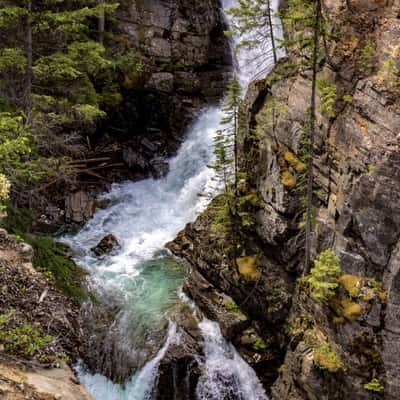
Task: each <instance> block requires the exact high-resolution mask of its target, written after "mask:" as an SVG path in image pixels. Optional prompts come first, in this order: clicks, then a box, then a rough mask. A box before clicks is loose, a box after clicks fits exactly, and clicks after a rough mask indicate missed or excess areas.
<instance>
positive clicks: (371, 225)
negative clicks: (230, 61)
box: [170, 0, 400, 400]
mask: <svg viewBox="0 0 400 400" xmlns="http://www.w3.org/2000/svg"><path fill="white" fill-rule="evenodd" d="M310 4H312V2H308V1H302V0H300V1H298V0H292V1H290V0H289V1H286V2H285V5H284V7H283V9H282V19H283V21H284V24H285V32H286V40H287V41H289V42H288V43H287V44H288V55H287V57H286V58H285V59H282V60H280V61H279V62H278V64H277V65H276V67H275V68H274V70H273V71H272V73H271V74H270V75H269V77H268V78H267V79H265V80H263V81H258V82H254V83H253V84H252V86H251V87H250V89H249V92H248V94H247V98H246V102H247V105H246V107H247V110H248V120H247V123H248V129H247V132H246V133H245V134H244V136H243V140H242V142H241V151H242V157H241V162H240V168H241V170H242V171H245V172H246V174H247V185H248V190H255V191H256V192H257V194H258V197H259V202H258V205H257V206H256V207H255V210H254V225H253V227H252V228H251V229H248V228H246V229H247V243H246V245H245V246H244V247H245V251H244V254H243V257H241V258H239V260H238V261H239V263H242V269H240V268H239V273H235V271H234V268H233V265H232V260H230V259H229V258H228V257H227V256H226V254H227V252H226V244H224V243H221V241H218V240H216V238H217V237H218V235H217V236H216V235H215V233H212V229H211V226H212V224H213V222H212V221H213V220H214V219H215V216H214V215H213V211H212V208H209V210H208V211H207V212H206V213H205V214H203V215H202V216H201V217H200V218H199V219H198V220H197V221H196V222H195V223H194V224H190V225H189V226H188V227H187V228H186V230H185V231H184V232H182V233H181V234H180V235H179V237H178V238H177V240H176V241H175V242H174V243H173V244H172V245H171V246H170V247H171V249H172V250H173V251H175V252H176V253H177V254H181V255H184V256H185V257H187V258H188V259H189V261H190V262H191V263H192V265H193V267H194V269H195V271H196V272H195V273H194V275H193V278H190V279H189V282H188V284H187V291H188V293H189V294H190V295H191V296H192V297H193V298H194V299H195V300H196V301H197V302H198V303H199V304H200V306H202V308H203V310H204V311H205V312H206V314H208V315H209V316H210V317H214V318H220V319H221V320H222V321H223V318H222V317H218V313H217V312H216V311H215V309H218V307H219V309H220V310H222V311H220V312H221V313H222V314H223V308H224V304H223V301H222V300H221V301H218V300H217V301H216V302H215V303H217V305H214V306H211V305H210V302H209V301H205V300H204V295H202V291H204V286H205V284H204V283H203V284H201V285H200V284H199V281H200V280H199V279H198V278H196V276H197V275H196V274H198V273H200V274H201V275H202V276H203V277H204V278H205V279H206V280H207V281H208V282H209V289H208V290H217V291H220V292H221V293H223V294H227V295H230V296H231V297H232V298H233V300H234V301H235V304H236V307H237V309H240V310H241V311H242V312H244V313H245V314H246V315H247V316H249V318H250V321H251V322H250V325H251V326H252V328H253V329H254V331H255V333H256V334H257V335H259V337H260V338H262V340H263V342H264V343H265V344H266V346H265V347H264V348H263V349H262V348H260V347H259V346H256V347H257V349H256V348H254V347H253V348H252V349H251V351H252V352H253V353H251V352H250V353H249V343H251V340H250V341H249V338H248V334H246V331H242V333H238V332H237V331H236V332H235V333H234V334H232V335H231V336H230V338H231V339H232V340H233V341H234V343H235V344H236V345H237V346H238V347H239V349H241V351H242V352H243V354H247V356H248V355H249V354H250V357H248V360H249V361H250V362H252V363H253V365H254V366H255V368H256V370H257V371H258V373H259V374H260V377H261V378H262V379H263V381H264V383H266V384H267V385H268V386H270V385H271V380H272V381H273V380H274V379H276V378H277V379H276V381H275V383H274V385H273V386H272V394H271V395H272V398H273V399H281V398H284V399H296V400H297V399H298V400H300V399H310V400H311V399H321V398H326V399H342V398H346V397H347V398H351V399H373V398H377V396H378V397H382V398H386V399H395V398H397V397H398V395H399V392H400V388H399V382H398V376H399V374H398V368H399V363H398V354H399V348H400V339H399V330H398V323H397V321H398V290H399V289H398V284H397V281H398V272H399V271H398V267H399V260H398V253H399V252H398V246H399V238H400V235H399V231H398V227H399V209H398V204H399V201H398V200H399V190H398V187H399V186H400V185H399V183H400V182H399V174H398V170H399V158H398V154H399V138H398V134H399V130H400V119H399V116H400V111H399V110H400V108H399V107H400V104H399V70H400V68H399V67H400V65H399V45H400V42H399V40H400V31H399V16H400V3H399V2H398V1H373V2H370V1H368V2H366V1H355V0H354V1H351V0H350V1H329V0H324V1H321V22H320V23H321V31H320V32H321V34H320V37H319V40H318V42H319V47H318V53H317V55H318V61H317V76H316V77H317V79H316V80H315V83H316V86H315V89H316V90H315V91H316V98H315V100H316V101H315V120H314V124H315V127H314V133H315V135H314V136H315V137H314V146H313V147H312V152H311V155H312V158H311V162H312V168H313V179H312V197H311V200H312V202H311V203H310V204H307V205H310V208H309V210H310V211H311V212H310V226H311V247H310V258H311V259H312V260H315V259H318V263H317V262H316V263H315V265H316V268H321V267H322V268H321V269H320V272H321V271H323V269H324V267H325V266H326V264H325V263H331V265H333V264H335V263H334V262H333V261H332V258H330V257H331V256H330V255H329V254H331V253H334V254H336V256H338V257H339V262H340V267H341V274H340V275H339V276H338V277H337V278H332V279H333V281H334V285H333V286H332V287H334V288H335V289H334V291H333V293H334V295H333V296H331V294H332V293H330V295H329V296H322V299H316V298H315V296H314V297H313V296H312V293H313V290H314V289H313V286H312V285H311V284H310V280H308V279H306V278H303V275H304V274H307V273H308V271H307V268H306V267H305V264H306V262H305V256H306V252H305V248H306V243H305V242H306V240H305V239H306V238H305V226H306V218H305V213H304V212H305V205H306V204H305V201H307V200H309V199H307V197H306V196H305V189H306V188H307V172H308V171H307V170H309V168H307V163H308V161H309V160H310V158H309V157H310V141H309V132H310V131H309V126H310V125H309V124H310V105H311V101H310V100H311V99H312V86H313V85H312V81H313V71H312V69H310V68H309V67H308V66H309V65H310V61H312V57H311V56H310V53H309V52H308V59H307V58H306V59H305V61H304V59H303V58H302V57H303V55H304V52H305V51H307V50H306V49H307V47H306V46H308V44H307V40H304V41H303V44H304V46H302V45H301V43H300V45H299V40H298V39H299V37H300V36H301V37H300V39H301V40H303V38H306V39H307V38H310V37H311V36H310V35H311V33H312V30H311V29H310V28H312V25H311V26H310V25H308V26H307V24H305V23H304V21H305V18H304V16H305V15H306V12H307V7H308V6H309V5H310ZM294 11H296V12H294ZM285 13H286V14H285ZM309 42H310V41H308V43H309ZM301 60H303V62H301ZM311 118H312V117H311ZM210 232H211V233H210ZM324 250H328V251H329V252H328V253H324V255H321V256H319V254H320V253H322V252H323V251H324ZM256 260H257V261H256ZM329 260H330V261H329ZM243 262H244V263H243ZM332 263H333V264H332ZM312 264H313V263H312ZM239 267H240V266H239ZM310 267H312V265H310ZM335 268H336V267H335ZM315 276H318V274H315ZM319 276H321V275H319ZM324 279H326V278H324ZM330 279H331V278H330ZM322 282H323V281H321V282H317V284H319V285H320V284H321V283H322ZM314 285H315V282H314ZM211 288H213V289H211ZM291 304H292V306H291ZM222 324H223V323H222ZM253 338H254V337H253ZM254 340H255V339H254ZM255 353H257V354H259V355H258V356H256V355H255ZM266 360H275V361H274V362H269V363H268V362H265V361H266ZM280 364H282V365H281V367H280V368H278V366H279V365H280Z"/></svg>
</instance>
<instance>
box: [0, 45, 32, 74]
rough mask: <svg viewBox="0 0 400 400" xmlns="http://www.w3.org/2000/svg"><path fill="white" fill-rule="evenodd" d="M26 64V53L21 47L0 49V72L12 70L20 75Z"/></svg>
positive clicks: (23, 71)
mask: <svg viewBox="0 0 400 400" xmlns="http://www.w3.org/2000/svg"><path fill="white" fill-rule="evenodd" d="M26 66H27V60H26V55H25V54H24V52H23V51H22V49H15V48H5V49H1V50H0V74H4V73H11V72H14V73H15V74H17V75H19V76H22V75H23V74H24V73H25V70H26Z"/></svg>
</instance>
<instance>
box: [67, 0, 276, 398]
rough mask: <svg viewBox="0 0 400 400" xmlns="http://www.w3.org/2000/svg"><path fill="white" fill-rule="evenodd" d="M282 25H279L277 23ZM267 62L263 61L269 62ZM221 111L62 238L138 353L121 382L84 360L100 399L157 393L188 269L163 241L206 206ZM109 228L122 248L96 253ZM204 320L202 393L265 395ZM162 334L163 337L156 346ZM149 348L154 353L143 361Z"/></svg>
mask: <svg viewBox="0 0 400 400" xmlns="http://www.w3.org/2000/svg"><path fill="white" fill-rule="evenodd" d="M275 2H276V3H277V0H275ZM235 4H236V1H235V0H223V5H224V8H229V7H231V6H233V5H235ZM276 21H277V20H276ZM278 24H279V21H277V25H278ZM276 29H277V32H281V30H280V27H279V26H278V27H277V28H276ZM252 57H253V56H252V54H249V53H247V54H244V55H242V56H240V57H239V60H238V66H239V70H240V74H239V78H240V81H241V83H242V84H243V85H244V86H245V87H246V86H247V84H248V83H249V81H250V80H251V79H252V78H253V77H254V73H255V69H254V68H255V67H254V64H252V63H248V62H247V60H248V59H251V58H252ZM258 67H260V66H258ZM268 67H269V66H268V65H262V66H261V68H263V69H264V70H265V68H268ZM222 116H223V113H222V111H221V109H220V108H210V109H208V110H206V111H205V112H203V113H202V114H201V115H199V117H198V119H197V121H196V122H195V123H194V124H193V126H192V127H190V128H189V129H188V133H187V136H186V140H185V142H184V143H183V144H182V146H181V148H180V150H179V152H178V154H177V155H176V156H175V157H173V158H172V159H171V160H170V162H169V165H170V170H169V173H168V175H167V176H166V177H164V178H162V179H159V180H155V179H146V180H143V181H140V182H124V183H120V184H114V185H113V186H112V190H111V191H110V192H109V193H107V194H104V195H103V196H102V198H104V199H108V200H109V201H110V206H109V207H107V209H104V210H98V211H97V212H96V213H95V215H94V217H93V218H92V219H91V220H90V221H89V222H88V224H87V225H86V226H85V227H84V228H83V229H82V230H81V231H80V232H79V233H77V234H76V235H69V236H66V237H64V238H62V240H63V241H64V242H65V243H67V244H68V245H69V246H70V247H71V248H72V249H74V251H75V252H76V254H77V256H76V257H75V258H76V261H77V263H78V264H80V265H82V266H84V267H85V269H86V270H87V271H88V272H89V278H88V283H89V286H90V288H91V289H92V290H93V291H94V292H95V293H96V296H97V298H98V299H99V300H100V301H102V302H104V303H106V304H109V303H110V302H111V303H113V304H116V305H117V307H118V309H119V310H120V312H119V313H118V315H117V317H116V320H115V321H114V324H113V329H112V332H111V331H110V334H109V337H108V338H106V339H109V340H113V341H114V346H115V348H116V349H117V351H118V352H119V354H120V356H121V357H126V358H129V359H130V360H136V361H137V363H138V366H139V367H141V369H139V371H138V372H137V373H136V374H135V375H134V376H133V377H132V378H131V379H130V380H129V381H128V382H127V383H126V384H125V385H117V384H114V383H112V382H111V381H110V380H109V379H107V378H106V377H104V376H102V375H100V374H92V373H91V372H90V371H88V370H87V369H86V368H85V367H84V366H83V365H80V366H78V367H77V373H78V376H79V378H80V380H81V382H82V383H83V384H84V385H85V386H86V387H87V389H88V391H89V393H90V394H91V395H92V397H93V399H94V400H150V399H151V398H152V395H153V389H154V386H155V383H156V380H157V373H158V367H159V364H160V361H161V359H162V358H163V357H164V355H165V353H166V351H167V350H168V347H169V345H170V344H171V343H173V342H174V340H175V338H176V327H175V326H174V325H173V324H171V323H170V324H169V327H168V330H167V333H166V332H165V325H166V321H167V319H168V311H169V310H170V309H171V307H172V306H173V305H174V304H176V303H177V302H179V301H180V299H179V295H178V288H179V286H180V285H181V284H182V282H183V280H184V278H185V276H186V270H185V267H184V266H183V265H181V264H180V263H179V262H177V261H176V260H174V259H173V258H171V257H170V256H168V253H166V252H165V250H164V247H163V246H164V244H165V243H166V242H168V241H170V240H172V239H174V237H175V236H176V234H177V233H178V232H179V231H180V230H181V229H182V228H183V227H184V226H185V224H186V223H188V222H190V221H193V220H194V219H195V218H196V216H197V214H198V213H199V212H201V211H202V210H203V209H204V207H205V206H206V200H205V198H204V197H199V196H198V194H199V193H207V192H209V191H210V190H211V188H212V179H213V176H214V174H213V171H212V170H211V169H210V168H208V165H209V164H210V163H212V160H213V146H212V143H213V137H214V134H215V132H216V131H217V130H218V129H219V128H220V120H221V118H222ZM110 233H112V234H113V235H115V236H116V237H117V238H118V240H119V242H120V245H121V248H120V250H119V251H118V253H117V254H114V255H111V256H107V257H104V258H97V257H95V256H94V255H93V254H92V252H91V250H90V249H91V248H92V247H93V246H95V245H96V244H97V243H98V242H99V241H100V240H101V239H102V238H103V237H104V236H105V235H107V234H110ZM199 327H200V330H201V332H202V335H203V338H204V357H203V359H202V360H201V363H202V364H203V369H204V376H202V378H201V380H200V382H199V384H198V388H197V400H228V399H229V400H233V399H234V400H266V399H267V396H266V394H265V392H264V389H263V388H262V385H261V383H260V382H259V380H258V378H257V376H256V374H255V372H254V371H253V370H252V369H251V368H250V366H249V365H248V364H247V363H246V362H245V361H244V360H243V359H242V358H241V357H240V355H239V353H238V352H237V351H236V350H235V348H234V347H233V345H232V344H231V343H228V342H226V341H225V339H224V338H223V336H222V334H221V331H220V328H219V326H218V324H217V323H216V322H212V321H209V320H207V319H202V320H201V322H200V323H199ZM163 337H164V338H165V337H166V339H165V340H164V345H163V346H162V347H161V349H160V350H159V351H158V352H157V351H156V352H155V353H154V348H157V344H159V343H162V342H163V339H162V338H163ZM149 355H151V356H152V357H151V360H150V361H148V362H147V363H145V364H144V361H145V360H147V359H149Z"/></svg>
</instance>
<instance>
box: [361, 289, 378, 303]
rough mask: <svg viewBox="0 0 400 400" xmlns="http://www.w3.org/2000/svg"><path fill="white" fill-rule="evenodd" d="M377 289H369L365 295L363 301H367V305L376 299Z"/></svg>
mask: <svg viewBox="0 0 400 400" xmlns="http://www.w3.org/2000/svg"><path fill="white" fill-rule="evenodd" d="M375 294H376V292H375V289H372V288H370V289H367V290H366V291H365V292H364V293H363V295H362V297H361V298H362V300H363V301H365V302H366V303H368V302H370V301H371V300H372V299H373V298H374V297H375Z"/></svg>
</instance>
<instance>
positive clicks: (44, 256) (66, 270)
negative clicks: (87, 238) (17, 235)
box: [24, 235, 87, 302]
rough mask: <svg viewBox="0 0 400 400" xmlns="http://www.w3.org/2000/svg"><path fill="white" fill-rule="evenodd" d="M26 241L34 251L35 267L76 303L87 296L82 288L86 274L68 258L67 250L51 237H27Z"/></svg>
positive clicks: (25, 237)
mask: <svg viewBox="0 0 400 400" xmlns="http://www.w3.org/2000/svg"><path fill="white" fill-rule="evenodd" d="M24 239H25V241H26V242H27V243H29V244H30V245H31V246H32V247H33V250H34V257H33V265H34V267H35V268H36V269H37V270H39V271H41V272H43V273H45V274H46V275H47V276H48V277H51V278H52V279H54V281H55V283H56V285H57V286H58V287H59V288H60V289H62V290H63V291H64V293H65V294H66V295H68V296H69V297H70V298H71V299H73V300H74V301H76V302H81V301H83V300H84V299H85V298H86V296H87V294H86V292H85V290H84V289H83V287H82V280H83V279H84V277H85V273H84V272H83V270H82V269H81V268H79V267H78V266H77V265H76V264H75V263H74V262H73V261H72V260H70V259H69V258H67V256H66V248H65V247H64V246H63V245H62V244H60V243H57V242H56V241H55V240H54V239H53V238H51V237H47V236H46V237H39V236H33V235H26V236H24Z"/></svg>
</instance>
